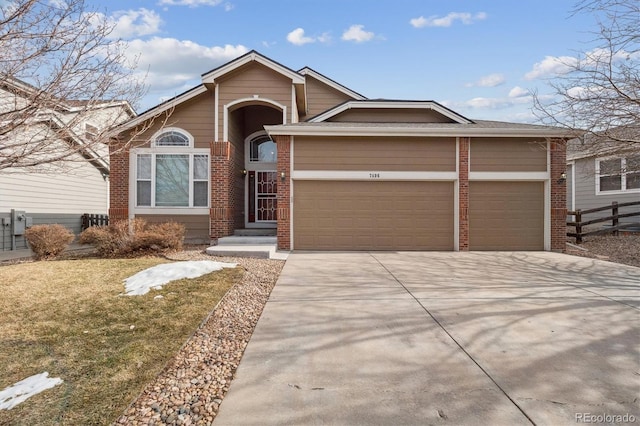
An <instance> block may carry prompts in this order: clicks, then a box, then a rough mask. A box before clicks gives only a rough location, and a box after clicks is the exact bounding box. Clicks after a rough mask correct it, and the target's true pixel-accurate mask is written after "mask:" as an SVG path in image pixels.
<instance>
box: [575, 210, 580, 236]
mask: <svg viewBox="0 0 640 426" xmlns="http://www.w3.org/2000/svg"><path fill="white" fill-rule="evenodd" d="M575 216H576V244H581V243H582V210H580V209H578V210H576V215H575Z"/></svg>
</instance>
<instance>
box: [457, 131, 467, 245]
mask: <svg viewBox="0 0 640 426" xmlns="http://www.w3.org/2000/svg"><path fill="white" fill-rule="evenodd" d="M469 139H470V138H459V141H460V157H459V158H458V170H459V174H458V200H459V203H460V204H459V209H458V210H459V213H458V216H459V217H458V221H459V223H458V232H459V242H458V249H459V250H460V251H469Z"/></svg>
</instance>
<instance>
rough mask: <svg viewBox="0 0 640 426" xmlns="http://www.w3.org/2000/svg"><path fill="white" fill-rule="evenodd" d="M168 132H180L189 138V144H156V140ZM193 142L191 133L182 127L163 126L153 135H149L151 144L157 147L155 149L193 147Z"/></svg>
mask: <svg viewBox="0 0 640 426" xmlns="http://www.w3.org/2000/svg"><path fill="white" fill-rule="evenodd" d="M169 132H176V133H182V134H183V135H185V136H186V137H187V139H188V140H189V146H158V145H157V144H156V143H157V140H158V138H159V137H160V136H162V135H163V134H165V133H169ZM193 143H194V138H193V135H191V133H189V132H187V131H186V130H184V129H181V128H180V127H163V128H162V129H160V130H158V131H157V132H155V133H154V134H153V136H151V146H152V147H153V148H157V149H162V150H167V149H171V150H173V149H175V148H182V149H184V148H193Z"/></svg>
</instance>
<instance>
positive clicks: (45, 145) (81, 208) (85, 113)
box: [0, 78, 135, 251]
mask: <svg viewBox="0 0 640 426" xmlns="http://www.w3.org/2000/svg"><path fill="white" fill-rule="evenodd" d="M40 96H42V94H41V93H40V92H38V90H37V89H36V88H35V87H33V86H30V85H29V84H27V83H25V82H23V81H20V80H16V79H13V78H5V79H3V80H2V81H0V117H1V118H0V125H2V139H0V145H1V148H0V156H1V157H2V159H3V167H0V226H1V228H2V235H1V237H0V250H3V251H4V250H12V249H20V248H26V247H27V244H26V241H25V238H24V235H23V234H24V228H25V226H24V225H26V224H27V218H28V219H29V224H33V225H38V224H51V223H59V224H62V225H64V226H66V227H67V228H69V229H70V230H71V231H73V232H74V233H79V232H80V231H81V216H82V214H84V213H93V214H107V213H108V208H109V180H108V176H109V161H108V160H109V158H108V148H107V146H106V145H105V144H98V143H95V142H94V138H96V137H97V135H98V134H100V133H101V132H102V131H103V130H104V128H105V127H107V126H109V125H110V124H113V123H114V120H116V121H123V120H126V119H130V118H131V117H133V116H134V115H135V112H134V111H133V110H132V109H131V107H130V106H129V104H128V103H126V102H102V103H95V104H91V105H88V104H87V102H86V101H65V102H63V101H57V100H54V101H52V106H51V107H50V108H46V109H44V108H43V109H41V110H38V111H37V113H29V114H28V115H26V114H24V118H19V119H16V117H18V116H19V114H20V111H22V110H23V109H28V108H30V105H32V104H33V103H35V102H36V101H34V98H36V97H40ZM7 128H10V130H9V131H8V132H7V131H5V130H6V129H7ZM36 146H40V147H38V148H32V147H36ZM25 148H26V149H27V150H29V149H34V151H38V152H37V153H33V154H32V155H30V156H28V157H23V158H22V160H15V161H16V162H20V161H24V162H25V163H27V162H28V161H30V160H33V159H34V158H37V159H38V160H37V162H39V163H40V164H37V165H36V164H33V165H31V166H28V165H26V164H21V165H20V166H19V167H18V166H15V165H13V166H12V165H11V164H10V162H9V161H8V160H6V159H7V158H9V156H11V154H12V152H15V150H17V149H25ZM70 149H71V150H73V151H75V152H74V154H73V155H72V156H71V157H69V158H66V159H65V160H64V161H62V160H59V161H56V159H57V158H59V157H61V156H64V155H65V153H68V152H69V150H70ZM15 158H19V156H18V157H15ZM4 160H6V161H4ZM12 161H13V160H12ZM49 161H51V162H49ZM19 222H21V223H19ZM19 225H22V226H19ZM16 227H17V228H16Z"/></svg>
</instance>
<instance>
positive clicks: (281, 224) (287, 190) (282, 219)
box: [274, 136, 291, 250]
mask: <svg viewBox="0 0 640 426" xmlns="http://www.w3.org/2000/svg"><path fill="white" fill-rule="evenodd" d="M274 142H275V143H276V145H277V147H278V176H277V179H278V249H279V250H291V212H290V208H289V206H290V200H291V136H275V137H274ZM282 173H284V174H285V176H286V177H285V179H284V181H282V180H280V176H281V174H282Z"/></svg>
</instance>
